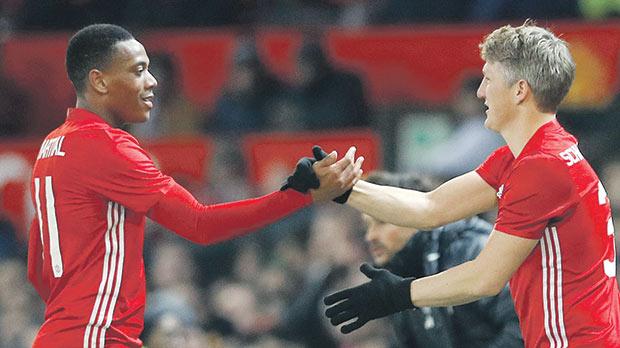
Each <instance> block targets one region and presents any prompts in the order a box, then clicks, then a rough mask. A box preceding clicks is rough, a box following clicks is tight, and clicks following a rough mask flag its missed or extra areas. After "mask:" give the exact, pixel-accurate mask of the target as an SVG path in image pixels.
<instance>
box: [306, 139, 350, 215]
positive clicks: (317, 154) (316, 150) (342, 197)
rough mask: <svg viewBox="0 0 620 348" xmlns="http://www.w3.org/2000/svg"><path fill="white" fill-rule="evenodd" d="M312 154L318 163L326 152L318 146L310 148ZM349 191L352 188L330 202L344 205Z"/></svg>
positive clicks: (325, 155)
mask: <svg viewBox="0 0 620 348" xmlns="http://www.w3.org/2000/svg"><path fill="white" fill-rule="evenodd" d="M312 153H313V154H314V158H315V159H316V160H317V161H320V160H322V159H323V158H325V157H327V152H325V151H323V149H322V148H321V147H320V146H318V145H314V146H313V147H312ZM351 191H353V188H351V189H349V190H348V191H347V192H345V193H343V194H341V195H340V196H338V197H336V198H334V199H332V201H334V202H336V203H340V204H345V203H346V202H347V199H349V196H350V195H351Z"/></svg>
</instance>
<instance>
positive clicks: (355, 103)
mask: <svg viewBox="0 0 620 348" xmlns="http://www.w3.org/2000/svg"><path fill="white" fill-rule="evenodd" d="M297 64H298V74H299V77H298V81H299V101H300V103H301V109H302V119H303V121H302V122H303V124H304V126H305V128H306V129H311V130H319V129H323V130H324V129H330V128H351V127H365V126H368V125H369V122H370V121H369V118H370V115H369V110H368V104H367V101H366V96H365V93H364V86H363V85H362V82H361V80H360V79H359V77H357V76H356V75H354V74H352V73H349V72H344V71H339V70H336V69H335V68H334V67H333V66H332V64H331V63H330V62H329V61H328V58H327V57H326V55H325V52H323V48H322V47H321V45H320V44H319V43H317V42H308V43H306V44H305V45H303V46H302V47H301V49H300V51H299V55H298V58H297Z"/></svg>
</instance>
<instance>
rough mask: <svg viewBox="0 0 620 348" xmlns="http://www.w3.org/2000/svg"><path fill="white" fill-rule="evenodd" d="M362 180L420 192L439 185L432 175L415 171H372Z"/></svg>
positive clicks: (430, 189)
mask: <svg viewBox="0 0 620 348" xmlns="http://www.w3.org/2000/svg"><path fill="white" fill-rule="evenodd" d="M364 180H366V181H368V182H370V183H373V184H377V185H383V186H394V187H400V188H404V189H409V190H416V191H422V192H428V191H432V190H434V189H435V188H436V187H437V186H439V185H438V181H437V179H435V178H434V177H432V176H429V175H424V174H421V173H416V172H411V173H407V174H397V173H390V172H384V171H373V172H371V173H370V174H368V177H367V178H366V179H364Z"/></svg>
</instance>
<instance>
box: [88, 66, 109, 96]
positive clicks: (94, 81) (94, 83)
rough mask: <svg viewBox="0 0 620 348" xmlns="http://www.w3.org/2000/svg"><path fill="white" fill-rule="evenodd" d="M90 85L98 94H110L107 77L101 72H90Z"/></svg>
mask: <svg viewBox="0 0 620 348" xmlns="http://www.w3.org/2000/svg"><path fill="white" fill-rule="evenodd" d="M88 84H89V85H90V86H91V88H93V89H94V90H95V91H96V92H98V93H101V94H107V93H108V84H107V82H106V79H105V76H104V75H103V73H102V72H101V71H100V70H97V69H91V70H90V71H89V72H88Z"/></svg>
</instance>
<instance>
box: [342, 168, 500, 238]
mask: <svg viewBox="0 0 620 348" xmlns="http://www.w3.org/2000/svg"><path fill="white" fill-rule="evenodd" d="M347 203H348V204H349V205H351V206H352V207H353V208H355V209H357V210H359V211H360V212H362V213H365V214H368V215H370V216H372V217H374V218H376V219H378V220H380V221H383V222H387V223H391V224H393V225H398V226H403V227H412V228H416V229H420V230H429V229H433V228H436V227H438V226H442V225H445V224H447V223H450V222H453V221H457V220H460V219H463V218H466V217H470V216H472V215H475V214H479V213H482V212H485V211H488V210H490V209H492V208H493V207H494V206H495V205H496V204H497V196H496V192H495V189H493V187H491V186H490V185H489V184H487V183H486V182H485V181H484V180H483V179H482V178H481V177H480V175H478V173H476V172H475V171H472V172H469V173H466V174H463V175H461V176H458V177H456V178H454V179H452V180H449V181H447V182H445V183H444V184H443V185H441V186H439V187H438V188H437V189H435V190H433V191H431V192H428V193H425V192H419V191H414V190H406V189H401V188H397V187H390V186H381V185H375V184H371V183H368V182H365V181H363V180H359V181H358V182H357V184H355V186H354V187H353V192H352V193H351V196H350V197H349V200H348V202H347Z"/></svg>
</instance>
